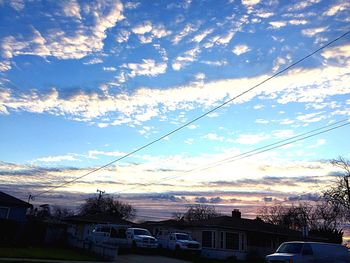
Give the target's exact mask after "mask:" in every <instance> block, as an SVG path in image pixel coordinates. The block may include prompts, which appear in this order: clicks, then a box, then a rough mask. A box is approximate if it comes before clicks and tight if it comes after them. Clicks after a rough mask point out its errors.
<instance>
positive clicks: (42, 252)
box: [0, 247, 101, 261]
mask: <svg viewBox="0 0 350 263" xmlns="http://www.w3.org/2000/svg"><path fill="white" fill-rule="evenodd" d="M0 257H4V258H30V259H61V260H82V261H83V260H85V261H94V260H95V261H96V260H97V261H101V258H100V257H97V256H95V255H92V254H90V253H87V252H86V251H83V250H76V249H71V248H54V247H25V248H17V247H1V248H0Z"/></svg>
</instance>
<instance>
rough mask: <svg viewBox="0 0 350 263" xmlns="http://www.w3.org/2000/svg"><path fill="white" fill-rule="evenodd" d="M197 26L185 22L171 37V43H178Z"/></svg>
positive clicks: (195, 29)
mask: <svg viewBox="0 0 350 263" xmlns="http://www.w3.org/2000/svg"><path fill="white" fill-rule="evenodd" d="M197 29H198V27H197V26H195V25H193V24H187V25H186V26H185V27H184V28H183V29H182V30H181V31H180V33H178V34H177V35H175V37H174V38H173V40H172V42H173V44H175V45H176V44H178V43H179V42H180V41H181V40H182V39H183V38H185V37H186V36H187V35H189V34H191V33H192V32H195V31H197Z"/></svg>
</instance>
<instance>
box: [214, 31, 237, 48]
mask: <svg viewBox="0 0 350 263" xmlns="http://www.w3.org/2000/svg"><path fill="white" fill-rule="evenodd" d="M233 35H234V32H233V31H231V32H228V33H227V34H226V35H224V36H220V37H219V38H218V39H217V40H216V43H217V44H219V45H227V44H228V43H230V41H231V39H232V38H233Z"/></svg>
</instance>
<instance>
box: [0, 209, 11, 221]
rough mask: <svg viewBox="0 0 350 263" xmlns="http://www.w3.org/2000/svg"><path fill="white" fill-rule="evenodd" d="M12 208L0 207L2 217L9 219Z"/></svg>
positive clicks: (0, 216)
mask: <svg viewBox="0 0 350 263" xmlns="http://www.w3.org/2000/svg"><path fill="white" fill-rule="evenodd" d="M9 211H10V208H8V207H0V218H3V219H7V218H8V215H9Z"/></svg>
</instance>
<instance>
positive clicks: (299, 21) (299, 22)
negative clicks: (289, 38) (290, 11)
mask: <svg viewBox="0 0 350 263" xmlns="http://www.w3.org/2000/svg"><path fill="white" fill-rule="evenodd" d="M288 23H289V24H291V25H295V26H298V25H306V24H307V23H308V21H307V20H305V19H292V20H289V21H288Z"/></svg>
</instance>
